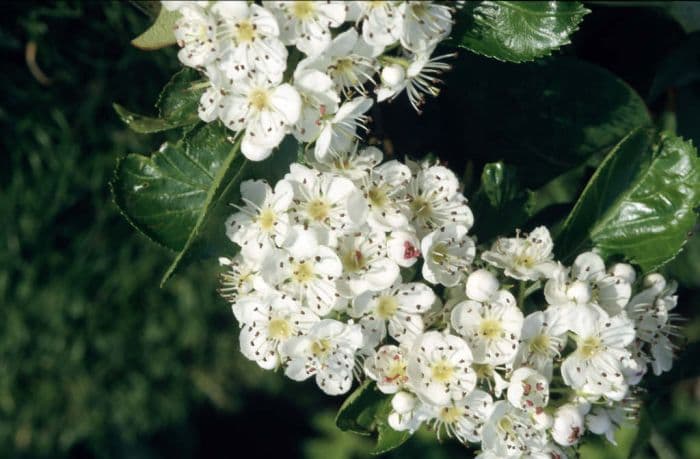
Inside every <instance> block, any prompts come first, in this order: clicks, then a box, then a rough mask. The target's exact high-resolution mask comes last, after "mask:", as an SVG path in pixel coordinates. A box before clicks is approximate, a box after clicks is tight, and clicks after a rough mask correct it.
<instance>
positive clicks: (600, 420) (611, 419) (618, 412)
mask: <svg viewBox="0 0 700 459" xmlns="http://www.w3.org/2000/svg"><path fill="white" fill-rule="evenodd" d="M625 402H626V400H623V403H622V404H621V405H618V404H616V405H614V406H612V407H606V406H600V405H599V406H594V407H593V408H592V409H591V411H590V413H588V414H587V415H586V419H585V421H586V427H587V428H588V430H590V431H591V432H593V433H594V434H597V435H605V438H607V440H608V441H609V442H610V443H612V444H613V445H617V442H616V441H615V431H616V430H617V429H618V427H620V426H622V425H624V424H626V423H627V422H626V421H627V419H628V416H629V414H628V411H629V410H628V408H629V407H626V406H625V405H626V403H625Z"/></svg>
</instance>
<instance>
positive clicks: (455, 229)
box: [421, 223, 476, 287]
mask: <svg viewBox="0 0 700 459" xmlns="http://www.w3.org/2000/svg"><path fill="white" fill-rule="evenodd" d="M421 252H423V268H422V274H423V278H424V279H425V280H427V281H428V282H430V283H432V284H442V285H444V286H446V287H453V286H455V285H457V284H458V283H459V282H461V281H462V280H463V279H464V275H465V272H466V271H467V269H468V268H469V265H470V264H471V262H472V260H474V255H475V254H476V246H475V244H474V241H473V240H472V239H471V238H470V237H469V236H467V227H466V226H462V225H459V224H454V223H451V224H447V225H445V226H442V227H440V228H439V229H437V230H435V231H433V232H432V233H430V234H428V235H427V236H425V237H424V238H423V240H422V241H421Z"/></svg>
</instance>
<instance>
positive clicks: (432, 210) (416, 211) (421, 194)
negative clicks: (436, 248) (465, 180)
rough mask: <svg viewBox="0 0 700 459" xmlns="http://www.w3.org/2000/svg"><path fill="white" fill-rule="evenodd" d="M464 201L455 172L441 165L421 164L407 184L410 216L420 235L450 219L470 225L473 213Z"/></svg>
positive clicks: (465, 225) (469, 226)
mask: <svg viewBox="0 0 700 459" xmlns="http://www.w3.org/2000/svg"><path fill="white" fill-rule="evenodd" d="M466 202H467V200H466V198H465V197H464V196H462V195H461V194H460V193H459V181H458V180H457V176H455V174H454V172H452V171H451V170H449V169H447V168H446V167H443V166H427V167H426V166H425V165H423V166H421V167H420V168H419V169H418V170H417V171H416V172H415V177H414V178H413V180H412V181H411V182H410V183H409V186H408V208H409V209H408V210H409V212H410V214H409V215H410V219H411V222H412V223H413V224H414V225H415V227H416V230H417V231H418V235H419V236H421V237H423V236H425V235H426V234H428V233H430V232H431V231H434V230H435V229H437V228H440V227H441V226H444V225H447V224H449V223H457V224H460V225H462V226H464V227H465V228H467V230H468V229H469V228H471V227H472V225H473V224H474V216H473V215H472V211H471V209H469V206H467V203H466Z"/></svg>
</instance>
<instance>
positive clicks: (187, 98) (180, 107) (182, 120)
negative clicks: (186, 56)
mask: <svg viewBox="0 0 700 459" xmlns="http://www.w3.org/2000/svg"><path fill="white" fill-rule="evenodd" d="M203 81H204V80H203V79H202V76H201V75H200V74H199V72H197V71H196V70H193V69H190V68H184V69H182V70H180V71H179V72H177V73H176V74H175V75H173V77H172V78H171V79H170V81H169V82H168V84H166V85H165V87H164V88H163V90H162V91H161V93H160V95H159V96H158V101H157V102H156V108H158V113H160V117H161V118H163V119H166V120H168V121H169V122H170V123H173V124H177V125H178V126H184V125H187V124H194V123H196V122H198V121H199V114H198V113H197V109H198V107H199V99H200V98H201V97H202V94H203V93H204V89H205V86H202V84H200V83H202V82H203Z"/></svg>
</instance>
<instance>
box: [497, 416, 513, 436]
mask: <svg viewBox="0 0 700 459" xmlns="http://www.w3.org/2000/svg"><path fill="white" fill-rule="evenodd" d="M498 428H499V429H501V430H502V431H503V432H507V433H510V432H511V431H512V430H513V423H512V422H511V420H510V418H508V417H507V416H504V417H502V418H501V420H500V421H498Z"/></svg>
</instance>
